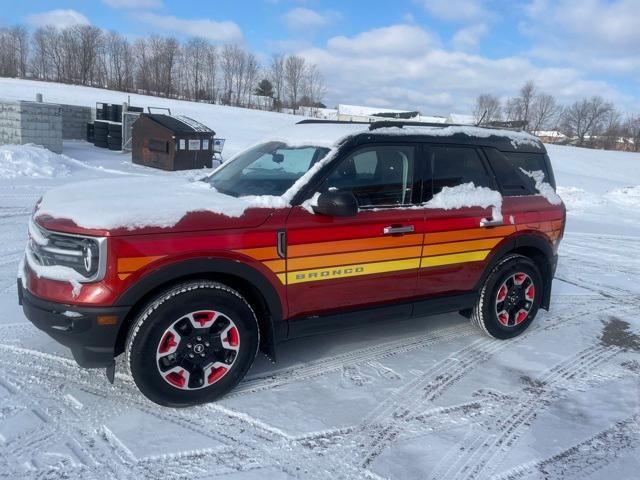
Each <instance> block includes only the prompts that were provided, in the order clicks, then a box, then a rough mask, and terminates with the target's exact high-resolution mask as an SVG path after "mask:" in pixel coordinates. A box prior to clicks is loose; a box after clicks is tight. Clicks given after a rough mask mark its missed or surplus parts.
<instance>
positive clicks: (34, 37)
mask: <svg viewBox="0 0 640 480" xmlns="http://www.w3.org/2000/svg"><path fill="white" fill-rule="evenodd" d="M0 76H3V77H18V78H30V79H38V80H48V81H54V82H61V83H69V84H77V85H87V86H93V87H100V88H108V89H114V90H120V91H125V92H135V93H142V94H147V95H156V96H162V97H170V98H179V99H184V100H194V101H204V102H210V103H220V104H224V105H234V106H241V107H254V108H265V109H272V110H281V109H282V108H285V107H286V108H292V109H297V108H298V107H300V106H308V107H319V106H324V105H322V100H323V97H324V95H325V93H326V89H325V84H324V79H323V77H322V75H321V73H320V71H319V70H318V68H317V67H316V65H313V64H310V63H309V62H307V61H305V59H304V58H303V57H300V56H297V55H280V54H277V55H274V56H273V57H272V58H271V59H270V61H269V62H268V64H267V65H261V64H260V62H259V61H258V58H257V57H256V55H255V54H254V53H252V52H250V51H248V50H246V49H244V48H242V47H240V46H238V45H223V46H216V45H213V44H211V43H209V42H208V41H207V40H205V39H203V38H192V39H190V40H188V41H184V42H181V41H179V40H177V39H176V38H174V37H170V36H169V37H166V36H159V35H153V36H150V37H143V38H138V39H136V40H133V41H131V40H129V39H127V38H126V37H124V36H123V35H121V34H120V33H118V32H115V31H111V32H105V31H104V30H102V29H100V28H98V27H95V26H93V25H74V26H70V27H67V28H56V27H54V26H44V27H40V28H37V29H36V30H34V31H29V30H28V29H27V28H25V27H24V26H22V25H16V26H12V27H3V28H0ZM257 95H258V96H262V97H266V100H267V101H265V98H262V99H260V98H256V96H257Z"/></svg>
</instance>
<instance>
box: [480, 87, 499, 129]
mask: <svg viewBox="0 0 640 480" xmlns="http://www.w3.org/2000/svg"><path fill="white" fill-rule="evenodd" d="M501 116H502V106H501V105H500V99H499V98H498V97H496V96H495V95H490V94H488V93H483V94H482V95H480V96H478V98H477V99H476V105H475V107H474V109H473V119H474V121H475V123H476V124H477V125H480V124H485V123H489V122H492V121H496V120H500V118H501Z"/></svg>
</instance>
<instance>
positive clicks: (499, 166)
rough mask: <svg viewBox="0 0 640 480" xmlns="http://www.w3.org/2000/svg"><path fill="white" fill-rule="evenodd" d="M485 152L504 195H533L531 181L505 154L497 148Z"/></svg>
mask: <svg viewBox="0 0 640 480" xmlns="http://www.w3.org/2000/svg"><path fill="white" fill-rule="evenodd" d="M485 152H486V154H487V157H488V158H489V164H490V165H491V168H492V170H493V172H494V173H495V175H496V179H497V180H498V183H499V184H500V187H501V189H502V193H503V194H504V195H507V196H511V195H514V196H517V195H531V194H533V191H532V190H531V188H530V187H531V179H530V178H528V177H527V176H526V175H524V174H523V173H522V172H521V171H520V169H519V168H518V167H517V166H516V165H514V163H513V162H512V161H511V160H509V159H508V158H507V157H506V156H505V154H504V153H502V152H500V151H499V150H496V149H495V148H487V149H485Z"/></svg>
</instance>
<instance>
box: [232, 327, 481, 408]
mask: <svg viewBox="0 0 640 480" xmlns="http://www.w3.org/2000/svg"><path fill="white" fill-rule="evenodd" d="M477 333H478V332H477V331H476V330H475V329H474V328H473V327H472V326H471V325H469V324H468V323H465V324H462V325H458V326H455V327H448V328H445V329H442V330H438V331H435V332H429V333H426V334H423V335H417V336H413V337H409V338H403V339H399V340H394V341H392V342H386V343H380V344H376V345H372V346H369V347H365V348H359V349H357V350H352V351H349V352H345V353H342V354H338V355H334V356H332V357H329V358H322V359H320V360H315V361H312V362H307V363H305V364H303V365H297V366H293V367H290V368H287V369H284V370H278V371H275V372H273V373H269V374H268V375H260V376H258V377H255V378H250V379H248V380H245V381H243V382H241V383H240V384H239V385H238V386H237V387H236V388H235V389H234V390H233V391H232V392H230V393H229V394H228V395H227V396H226V398H233V397H235V396H238V395H246V394H248V393H257V392H260V391H263V390H269V389H272V388H276V387H279V386H281V385H286V384H288V383H292V382H296V381H301V380H308V379H310V378H314V377H318V376H321V375H325V374H327V373H331V372H336V371H339V370H341V369H342V368H344V367H345V366H351V365H358V364H366V363H367V362H375V361H378V360H382V359H384V358H388V357H391V356H396V355H400V354H403V353H409V352H412V351H414V350H419V349H424V348H427V347H430V346H432V345H436V344H439V343H443V342H448V341H451V340H455V339H457V338H462V337H468V336H472V335H477Z"/></svg>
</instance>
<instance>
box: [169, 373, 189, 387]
mask: <svg viewBox="0 0 640 480" xmlns="http://www.w3.org/2000/svg"><path fill="white" fill-rule="evenodd" d="M164 378H165V379H166V380H167V382H169V383H170V384H171V385H174V386H176V387H178V388H184V386H185V385H186V383H187V379H186V377H185V376H184V370H181V371H180V372H171V373H168V374H167V375H165V377H164Z"/></svg>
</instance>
